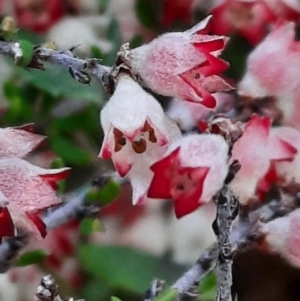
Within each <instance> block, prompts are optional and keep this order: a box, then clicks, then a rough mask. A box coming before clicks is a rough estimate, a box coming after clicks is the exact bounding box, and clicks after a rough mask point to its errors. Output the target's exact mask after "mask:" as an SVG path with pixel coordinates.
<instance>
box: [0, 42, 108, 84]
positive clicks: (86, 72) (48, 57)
mask: <svg viewBox="0 0 300 301" xmlns="http://www.w3.org/2000/svg"><path fill="white" fill-rule="evenodd" d="M74 49H75V47H74V48H73V49H70V50H62V51H59V50H52V49H48V48H43V47H39V46H38V47H35V49H34V54H33V57H32V60H31V62H30V63H29V64H28V66H27V67H30V68H36V69H44V64H43V63H44V62H49V63H51V64H55V65H60V66H63V67H65V68H68V70H69V72H70V74H71V75H72V77H73V78H74V79H75V80H77V81H78V82H80V83H84V84H88V83H89V82H90V80H91V78H90V77H95V78H97V79H98V80H99V81H100V82H101V83H102V85H103V87H104V88H105V89H108V87H107V86H108V85H109V73H110V71H111V67H107V66H104V65H101V64H100V60H99V59H95V58H90V59H86V60H83V59H80V58H77V57H75V56H74V54H73V53H72V50H74ZM0 54H3V55H6V56H9V57H11V58H13V59H14V61H15V63H16V64H19V63H20V62H21V60H22V57H23V52H22V49H21V45H20V43H18V42H6V41H0Z"/></svg>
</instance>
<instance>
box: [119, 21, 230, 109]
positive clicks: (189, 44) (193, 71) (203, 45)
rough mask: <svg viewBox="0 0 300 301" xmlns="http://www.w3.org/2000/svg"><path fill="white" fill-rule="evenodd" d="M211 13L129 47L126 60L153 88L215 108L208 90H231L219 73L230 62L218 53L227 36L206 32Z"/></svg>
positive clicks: (161, 92)
mask: <svg viewBox="0 0 300 301" xmlns="http://www.w3.org/2000/svg"><path fill="white" fill-rule="evenodd" d="M210 21H211V16H209V17H207V18H206V19H205V20H203V21H202V22H200V23H199V24H197V25H196V26H194V27H192V28H191V29H189V30H187V31H185V32H173V33H167V34H164V35H162V36H160V37H158V38H156V39H154V40H152V41H151V42H150V43H149V44H145V45H143V46H141V47H138V48H135V49H132V50H130V52H129V54H128V56H127V57H126V58H125V60H127V61H128V64H129V65H130V67H131V68H132V70H133V72H134V73H136V74H137V75H138V76H139V77H140V78H141V82H142V84H143V85H144V86H146V87H148V88H150V89H151V90H153V91H154V92H156V93H158V94H161V95H165V96H173V97H176V98H179V99H183V100H186V101H192V102H197V103H201V104H203V105H204V106H206V107H209V108H214V107H215V105H216V101H215V99H214V97H213V96H212V95H211V93H214V92H217V91H229V90H232V87H231V86H230V84H228V83H227V82H226V81H225V80H224V79H222V78H221V77H220V76H219V75H220V73H221V72H223V71H224V70H226V69H227V68H228V66H229V64H228V63H227V62H225V61H223V60H222V59H220V58H218V56H219V55H220V54H221V53H222V51H223V49H224V48H225V45H226V43H227V41H228V38H227V37H225V36H217V35H209V34H208V31H209V23H210Z"/></svg>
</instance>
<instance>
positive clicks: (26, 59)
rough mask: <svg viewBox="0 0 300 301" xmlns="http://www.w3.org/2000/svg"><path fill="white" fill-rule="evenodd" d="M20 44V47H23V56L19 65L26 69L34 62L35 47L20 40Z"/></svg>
mask: <svg viewBox="0 0 300 301" xmlns="http://www.w3.org/2000/svg"><path fill="white" fill-rule="evenodd" d="M19 43H20V47H21V50H22V53H23V56H22V58H21V59H20V61H19V62H18V63H17V64H18V65H20V66H23V67H25V66H27V65H28V64H29V63H30V62H31V60H32V57H33V53H34V50H33V45H32V43H31V42H29V41H27V40H20V41H19Z"/></svg>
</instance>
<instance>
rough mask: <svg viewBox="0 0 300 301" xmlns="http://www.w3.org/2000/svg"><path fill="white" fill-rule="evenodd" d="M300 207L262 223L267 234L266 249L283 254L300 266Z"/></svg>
mask: <svg viewBox="0 0 300 301" xmlns="http://www.w3.org/2000/svg"><path fill="white" fill-rule="evenodd" d="M299 228H300V209H296V210H295V211H293V212H291V213H290V214H288V215H286V216H284V217H279V218H276V219H275V220H272V221H270V222H268V223H266V224H264V225H262V229H261V230H262V232H263V233H265V234H266V236H265V240H264V249H266V248H267V250H268V251H271V252H273V253H277V254H279V255H281V256H282V257H283V258H284V259H285V260H286V261H287V262H289V263H290V264H291V265H293V266H294V267H297V268H299V267H300V232H299Z"/></svg>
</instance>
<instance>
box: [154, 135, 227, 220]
mask: <svg viewBox="0 0 300 301" xmlns="http://www.w3.org/2000/svg"><path fill="white" fill-rule="evenodd" d="M227 156H228V145H227V143H226V142H225V140H224V139H223V138H222V137H221V136H219V135H213V134H202V135H197V134H193V135H189V136H185V137H183V138H182V139H179V140H177V141H175V142H174V143H172V144H171V145H170V146H169V148H168V150H167V152H166V154H165V155H164V157H163V159H161V160H159V161H158V162H156V163H155V164H153V165H152V167H151V170H152V171H153V172H154V177H153V179H152V182H151V185H150V187H149V190H148V197H150V198H162V199H173V200H174V209H175V214H176V216H177V217H178V218H180V217H182V216H184V215H187V214H189V213H191V212H192V211H194V210H196V209H197V208H198V207H199V206H201V205H202V204H204V203H207V202H209V201H210V200H211V199H212V197H213V196H214V195H215V194H216V193H217V191H218V190H219V189H221V188H222V186H223V184H224V180H225V178H226V176H227V173H228V163H227Z"/></svg>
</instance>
